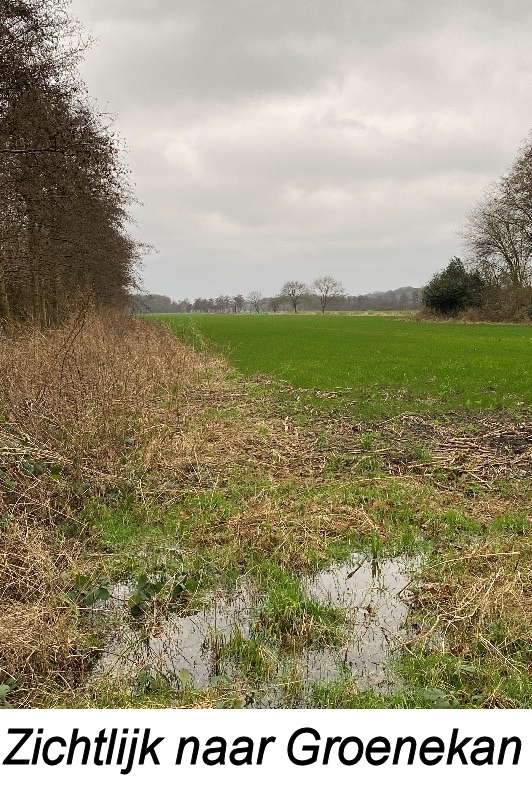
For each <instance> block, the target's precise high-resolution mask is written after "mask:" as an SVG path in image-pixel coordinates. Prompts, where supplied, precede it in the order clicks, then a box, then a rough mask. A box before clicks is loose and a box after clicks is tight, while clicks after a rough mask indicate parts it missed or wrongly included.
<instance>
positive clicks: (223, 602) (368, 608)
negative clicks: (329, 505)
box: [93, 555, 419, 707]
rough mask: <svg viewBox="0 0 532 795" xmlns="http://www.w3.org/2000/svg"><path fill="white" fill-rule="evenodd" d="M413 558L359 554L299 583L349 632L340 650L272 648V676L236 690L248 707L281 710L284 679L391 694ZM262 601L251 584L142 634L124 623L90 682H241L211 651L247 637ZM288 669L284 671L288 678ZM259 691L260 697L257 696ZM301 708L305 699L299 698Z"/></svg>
mask: <svg viewBox="0 0 532 795" xmlns="http://www.w3.org/2000/svg"><path fill="white" fill-rule="evenodd" d="M418 565H419V559H417V558H406V557H399V558H394V559H390V560H383V561H382V562H380V564H379V566H375V564H373V565H372V563H371V562H370V561H368V560H367V559H366V558H364V557H362V556H360V555H354V556H352V557H351V558H350V559H349V560H348V561H347V562H344V563H342V564H335V565H332V566H331V567H329V568H327V569H324V570H323V571H321V572H319V573H318V574H317V575H316V576H314V577H312V578H306V579H305V580H304V581H303V588H304V591H305V592H306V594H307V595H308V596H309V597H311V598H312V599H313V600H315V601H316V602H319V603H320V604H323V605H328V606H332V607H338V608H342V609H344V610H345V611H346V615H347V617H348V620H349V628H348V631H347V633H346V641H345V642H344V644H343V645H342V646H339V647H338V646H336V647H334V648H333V647H327V648H323V649H303V650H298V651H297V652H293V653H287V652H286V651H285V652H282V653H278V650H273V651H272V655H271V656H272V659H273V660H276V666H277V671H276V673H274V675H273V676H271V677H270V678H269V681H268V682H266V683H265V684H264V685H262V684H261V685H255V686H254V687H251V686H250V687H249V688H247V687H246V686H245V685H244V687H243V689H245V690H246V691H248V690H249V693H250V694H252V691H253V690H254V689H255V690H256V693H255V694H254V695H253V694H252V695H250V698H249V700H250V702H252V705H253V706H256V707H257V706H258V707H266V706H270V707H272V706H277V707H279V706H286V703H287V702H286V696H285V694H284V687H283V682H284V681H285V679H286V677H287V675H288V678H289V679H290V678H294V674H295V675H296V679H298V680H300V681H301V683H302V685H303V690H305V689H306V690H307V691H308V687H309V685H311V684H312V683H314V682H332V681H335V680H338V679H340V678H342V677H343V678H345V677H346V676H352V677H353V678H354V679H355V681H356V684H357V686H358V687H359V689H361V690H364V689H370V688H371V689H373V690H381V691H391V690H393V688H394V687H397V684H398V683H397V681H394V678H393V674H391V673H390V671H389V670H387V665H386V664H387V663H388V662H390V660H392V659H393V656H394V653H395V652H396V650H398V649H400V647H401V643H402V642H403V641H404V640H405V628H404V624H405V619H406V617H407V614H408V585H409V583H410V580H411V578H412V572H413V571H414V570H415V568H416V567H417V566H418ZM115 596H117V597H118V600H117V601H116V602H115V605H114V607H111V608H110V610H109V613H111V614H114V618H115V621H116V618H117V617H119V618H120V616H121V615H123V609H124V608H119V607H117V604H118V603H119V601H120V599H121V600H124V599H127V589H125V587H124V586H123V585H121V586H119V587H118V589H117V592H116V594H115ZM261 601H262V597H261V595H260V594H258V593H257V592H256V591H254V590H253V588H252V587H251V585H250V584H249V583H246V582H244V581H243V582H242V584H241V586H240V587H239V588H238V589H236V590H235V591H233V592H232V593H231V594H225V593H220V592H217V593H215V594H210V595H209V597H208V607H206V608H205V609H204V610H200V611H197V612H195V613H192V614H190V615H185V616H183V615H177V614H174V615H171V616H169V617H168V618H166V619H165V620H164V621H162V622H161V623H160V625H158V626H155V627H152V628H151V629H149V630H148V629H147V627H146V626H145V625H143V623H142V622H131V621H128V620H124V619H123V618H122V619H121V620H119V621H118V624H117V630H116V631H115V633H114V634H113V635H112V636H111V638H110V640H109V644H108V646H107V648H106V649H105V651H104V653H103V655H102V657H101V659H100V661H99V663H98V665H97V667H96V669H95V671H94V674H93V678H95V679H96V678H99V677H101V676H109V675H120V676H124V675H126V676H129V677H133V676H134V675H135V674H136V673H138V672H139V671H140V670H141V669H145V670H150V671H153V672H158V673H160V674H162V675H163V676H165V677H166V678H168V679H170V681H175V680H179V678H180V676H182V674H181V672H182V670H183V669H186V671H188V672H189V674H187V678H188V675H190V683H191V685H193V686H194V687H205V686H208V685H209V684H211V683H213V681H217V680H218V677H220V676H224V677H227V678H229V679H231V680H242V678H243V672H242V671H239V669H238V664H237V663H236V662H235V661H234V660H227V659H224V657H223V655H222V656H221V655H220V654H218V653H217V650H219V649H220V646H222V647H223V643H224V642H227V641H229V640H230V639H231V638H232V637H234V635H235V632H236V633H238V634H239V635H240V636H241V637H242V638H244V639H249V638H250V637H254V623H255V619H256V617H257V614H258V611H259V609H260V605H261ZM287 672H288V674H287ZM259 690H260V691H261V692H260V693H259V692H258V691H259ZM301 699H302V704H301V705H303V703H304V696H301Z"/></svg>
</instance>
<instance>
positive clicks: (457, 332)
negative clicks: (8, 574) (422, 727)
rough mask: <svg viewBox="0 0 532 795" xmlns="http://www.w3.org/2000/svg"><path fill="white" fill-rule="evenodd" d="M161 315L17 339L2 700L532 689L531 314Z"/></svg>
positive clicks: (232, 698)
mask: <svg viewBox="0 0 532 795" xmlns="http://www.w3.org/2000/svg"><path fill="white" fill-rule="evenodd" d="M157 320H158V321H160V322H159V323H153V322H151V321H148V320H143V319H140V320H129V321H127V322H126V321H125V320H124V319H120V320H116V321H115V320H112V322H111V321H110V322H109V324H107V321H106V322H105V323H103V324H102V322H101V321H100V320H97V319H92V320H86V321H85V325H86V327H85V326H83V328H82V332H81V333H80V332H79V329H77V327H75V328H74V329H73V330H69V329H65V330H63V331H59V332H56V333H54V334H50V335H49V336H50V339H48V337H43V336H42V335H37V336H35V337H31V336H30V337H28V339H27V340H26V339H23V340H20V343H19V347H18V348H17V350H16V351H15V353H16V354H17V356H16V357H15V355H14V349H13V345H12V343H11V341H9V340H6V343H5V345H6V351H9V357H10V358H8V356H7V355H6V356H5V357H4V359H5V362H6V364H5V371H4V379H3V383H4V385H7V387H8V390H7V395H6V399H5V405H6V406H9V407H12V408H10V409H9V411H10V414H9V416H6V417H5V418H4V420H2V421H1V422H0V431H1V432H2V433H3V434H4V436H5V439H6V440H7V441H6V442H5V443H4V455H3V458H2V460H1V461H0V464H1V466H0V477H2V478H3V482H4V483H5V484H7V491H6V495H7V497H6V500H5V502H6V505H5V515H6V516H7V517H8V520H7V521H8V523H7V525H6V527H8V529H9V532H8V533H7V535H5V540H6V542H7V541H8V542H9V545H8V546H9V548H8V550H7V552H6V555H7V558H8V560H9V561H11V562H12V565H11V569H10V570H11V571H12V579H13V585H12V592H11V591H10V592H9V593H10V594H11V596H10V601H9V604H8V605H7V606H4V611H5V615H4V624H5V628H4V634H3V635H2V655H1V659H0V668H1V670H2V671H5V672H6V674H8V675H9V676H8V678H6V676H4V681H0V684H2V686H3V688H4V701H6V703H12V704H13V705H23V706H65V705H68V706H79V707H94V706H103V707H129V706H153V707H181V706H185V707H186V706H195V707H212V706H217V707H222V708H225V707H244V706H248V705H252V706H287V707H305V706H311V707H312V706H315V707H323V708H325V707H331V708H356V707H360V708H370V707H375V708H376V707H394V708H401V707H413V708H418V707H420V708H421V707H423V708H425V707H430V708H447V707H460V708H477V707H493V708H518V707H527V708H531V707H532V643H531V641H530V637H531V630H530V627H531V626H532V533H531V531H532V522H531V515H530V505H531V496H532V413H531V411H530V400H531V394H530V393H531V389H532V387H531V384H530V380H529V379H528V380H527V377H526V374H527V362H528V356H529V346H530V344H531V339H532V330H531V329H530V327H528V326H495V325H480V324H479V325H460V324H427V323H419V322H408V321H407V320H405V319H402V318H396V317H381V316H372V317H364V316H362V317H360V316H339V315H338V316H325V317H320V316H317V315H313V316H311V315H303V316H298V317H294V316H289V315H279V316H238V317H234V316H195V317H192V318H191V317H182V316H161V317H158V318H157ZM161 322H162V324H163V325H165V326H167V327H168V328H167V329H164V328H162V327H161ZM176 336H177V337H180V338H181V339H182V340H184V341H186V342H187V343H188V344H189V345H192V346H193V347H194V348H195V350H193V349H192V348H191V347H188V346H183V344H182V343H181V342H179V340H178V339H176ZM71 338H73V339H74V343H75V350H74V355H70V358H66V357H65V356H63V358H61V357H58V356H57V350H68V351H70V350H71V346H72V342H71ZM69 346H70V347H69ZM17 357H18V358H17ZM32 357H33V358H32ZM8 361H10V362H11V364H9V365H8V364H7V363H8ZM79 362H83V367H80V366H78V363H79ZM38 368H40V370H39V369H38ZM37 370H38V373H39V378H36V376H35V372H36V371H37ZM65 373H66V377H65ZM14 374H15V375H14ZM51 379H52V380H51ZM54 379H55V380H54ZM43 385H44V387H46V388H45V389H44V388H43ZM66 386H68V390H67V389H66ZM35 394H38V395H39V396H40V397H39V400H41V401H42V399H43V395H44V397H45V398H46V401H47V402H46V403H45V405H44V407H43V411H42V414H39V415H36V414H35V412H34V411H33V410H32V408H31V407H32V406H34V405H35V399H36V398H35ZM58 396H59V397H58ZM2 423H3V424H2ZM20 429H23V431H21V430H20ZM21 495H23V496H24V499H22V498H21ZM30 496H31V499H30V498H29V497H30ZM42 506H48V507H47V508H46V511H45V513H43V507H42ZM46 522H48V524H46ZM28 526H31V527H32V528H35V530H34V532H33V535H32V536H31V539H32V540H31V544H30V542H29V540H28V539H29V538H30V536H28V534H27V531H26V529H25V528H27V527H28ZM37 531H39V532H40V536H38V537H39V539H41V541H42V544H41V547H42V549H40V548H39V549H40V552H39V557H36V553H35V550H36V542H35V539H36V535H35V534H36V533H37ZM24 545H25V546H24ZM26 548H27V551H26V552H25V553H24V554H25V555H26V559H27V561H28V564H27V566H28V572H29V574H28V577H27V578H26V579H27V582H26V580H25V587H24V589H21V587H20V582H19V580H20V577H19V571H20V552H21V549H26ZM34 558H35V561H36V562H34V563H32V565H33V568H31V566H30V562H32V561H34ZM34 569H35V571H34ZM37 574H39V576H40V577H41V579H38V578H37ZM44 575H46V576H44ZM15 585H16V588H17V589H18V590H15ZM12 593H13V594H14V595H15V596H16V598H17V599H18V601H16V600H15V602H13V595H12ZM34 603H35V604H34ZM28 605H33V607H32V609H31V610H29V609H28ZM15 608H16V609H15ZM21 616H23V617H24V621H22V620H21ZM52 630H53V631H52ZM59 649H61V650H63V651H62V654H59V653H58V650H59Z"/></svg>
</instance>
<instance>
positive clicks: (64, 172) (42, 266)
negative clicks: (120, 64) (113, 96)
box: [0, 0, 141, 327]
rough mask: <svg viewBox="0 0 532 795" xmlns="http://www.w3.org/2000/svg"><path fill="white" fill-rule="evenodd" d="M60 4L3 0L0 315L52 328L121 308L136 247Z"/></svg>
mask: <svg viewBox="0 0 532 795" xmlns="http://www.w3.org/2000/svg"><path fill="white" fill-rule="evenodd" d="M88 44H89V42H87V41H84V40H83V38H82V31H81V29H80V27H79V25H78V23H76V22H75V21H74V20H72V19H71V17H70V16H69V13H68V2H67V0H0V319H1V320H4V321H5V320H15V321H22V322H24V321H32V322H34V323H37V324H39V325H40V326H43V327H45V326H51V325H55V324H57V323H59V322H60V321H61V320H62V319H63V318H64V317H65V316H66V315H68V314H69V313H70V312H71V311H72V310H73V309H74V308H75V307H76V306H78V305H79V303H80V301H83V302H87V301H90V302H91V303H93V304H95V305H96V306H98V307H107V306H112V307H116V306H121V307H123V306H125V305H126V304H127V302H128V300H129V292H130V290H131V289H132V288H134V286H135V270H136V266H137V263H138V260H139V256H140V252H141V247H140V246H139V245H138V243H137V242H136V241H135V240H133V239H132V237H131V236H130V234H129V232H128V231H127V224H128V221H129V215H128V207H129V205H130V203H131V201H132V192H131V188H130V185H129V180H128V172H127V170H126V168H125V166H124V164H123V162H122V156H121V145H120V142H119V140H118V138H117V136H116V134H114V133H113V132H112V131H111V130H110V120H109V119H108V118H107V117H106V116H105V115H104V114H102V113H100V112H99V111H98V109H97V108H96V107H95V105H94V104H93V103H92V102H91V100H90V99H89V97H88V95H87V91H86V88H85V86H84V84H83V82H82V81H81V79H80V77H79V74H78V71H77V67H78V65H79V63H80V60H81V59H82V57H83V53H84V51H85V49H86V47H87V46H88Z"/></svg>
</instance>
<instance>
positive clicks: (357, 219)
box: [72, 0, 532, 299]
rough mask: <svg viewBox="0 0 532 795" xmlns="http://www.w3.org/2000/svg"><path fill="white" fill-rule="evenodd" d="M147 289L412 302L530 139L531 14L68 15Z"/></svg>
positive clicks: (399, 7) (312, 7) (128, 10)
mask: <svg viewBox="0 0 532 795" xmlns="http://www.w3.org/2000/svg"><path fill="white" fill-rule="evenodd" d="M72 11H73V14H74V16H76V17H77V18H78V19H80V20H81V22H82V23H83V24H84V26H85V28H86V29H87V30H88V31H90V32H91V33H92V34H93V35H94V37H95V39H96V41H95V44H94V46H93V47H92V50H91V51H90V52H89V53H88V54H87V58H86V61H85V64H84V66H83V68H82V73H83V76H84V78H85V81H86V83H87V86H88V88H89V91H90V93H91V95H92V96H94V97H96V98H97V100H98V103H99V106H100V107H101V108H102V109H104V110H109V111H112V112H113V113H115V114H116V128H117V129H118V130H119V131H120V133H121V135H122V137H123V138H124V140H125V141H126V144H127V148H128V155H127V159H128V162H129V165H130V167H131V170H132V178H133V182H134V183H135V186H136V193H137V196H138V198H139V200H140V201H141V202H142V205H143V206H141V207H135V208H134V209H133V213H134V216H135V217H136V219H137V221H138V229H137V235H138V236H140V238H141V239H142V240H144V241H146V242H149V243H152V244H153V245H154V246H155V247H156V249H157V253H155V254H153V255H150V256H149V257H147V258H146V262H145V269H144V287H145V289H146V290H148V291H150V292H158V293H164V294H167V295H170V296H172V297H173V298H184V297H185V296H186V297H188V298H190V299H193V298H195V297H197V296H200V295H202V296H216V295H218V294H220V293H228V294H236V293H243V294H244V295H245V294H246V293H248V292H249V291H250V290H259V291H261V292H262V293H264V294H267V295H271V294H273V293H275V292H276V291H277V290H278V289H279V288H280V286H281V285H282V284H283V282H284V281H286V280H287V279H298V280H301V281H304V282H310V281H312V280H313V279H314V278H316V277H317V276H319V275H324V274H331V275H333V276H335V277H337V278H338V279H340V280H341V281H342V282H343V283H344V285H345V287H346V289H347V291H348V292H349V293H353V294H357V293H365V292H370V291H373V290H386V289H393V288H396V287H401V286H406V285H412V286H420V285H422V284H424V283H425V282H426V281H427V280H428V278H429V277H430V276H431V275H432V274H433V273H434V272H435V271H436V270H439V269H441V268H442V267H445V265H446V264H447V262H448V260H449V259H450V257H452V256H453V255H455V254H460V253H461V242H460V237H459V232H460V229H461V227H462V226H463V224H464V221H465V218H466V215H467V212H468V209H469V208H471V206H472V205H473V204H474V202H475V201H476V200H477V199H478V198H479V197H480V195H481V193H482V190H483V188H485V187H486V186H487V185H488V184H489V183H490V182H491V181H493V180H494V179H496V178H497V177H498V176H499V175H500V174H501V173H502V171H503V170H504V169H505V168H506V167H507V166H508V165H509V163H510V162H511V161H512V159H513V158H514V157H515V155H516V153H517V150H518V148H519V146H520V144H521V143H522V141H523V139H524V138H525V137H527V135H528V133H529V130H530V128H531V127H532V46H531V45H532V3H530V0H500V1H498V2H495V0H469V2H467V3H466V2H465V0H459V2H458V1H456V2H454V1H453V0H446V2H431V0H404V1H403V0H74V2H73V4H72Z"/></svg>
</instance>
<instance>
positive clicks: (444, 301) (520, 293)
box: [423, 139, 532, 320]
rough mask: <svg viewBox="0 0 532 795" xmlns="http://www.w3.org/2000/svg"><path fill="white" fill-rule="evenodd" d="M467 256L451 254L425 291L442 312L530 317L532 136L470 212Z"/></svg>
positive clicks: (430, 302)
mask: <svg viewBox="0 0 532 795" xmlns="http://www.w3.org/2000/svg"><path fill="white" fill-rule="evenodd" d="M463 238H464V242H465V245H466V252H467V256H466V259H465V262H462V261H461V260H460V259H458V258H456V257H455V258H453V259H452V260H451V261H450V263H449V265H448V266H447V267H446V268H445V269H444V270H442V271H441V272H439V273H437V274H436V275H435V276H434V277H433V278H432V279H431V281H430V282H429V283H428V284H427V285H426V287H425V289H424V292H423V300H424V303H425V306H426V307H427V308H429V309H431V310H432V311H434V312H437V313H439V314H442V315H447V316H448V315H456V314H459V313H463V312H464V311H468V312H470V313H474V316H478V317H480V318H486V319H491V320H526V319H531V318H532V139H529V140H527V141H526V142H525V144H524V146H523V147H522V148H521V150H520V151H519V153H518V155H517V157H516V159H515V160H514V162H513V163H512V164H511V166H510V167H509V169H508V170H507V171H506V173H505V174H503V175H502V177H501V178H500V179H499V180H498V181H497V182H496V183H495V184H493V185H492V186H491V187H489V188H488V190H486V192H485V193H484V196H483V197H482V198H481V200H480V201H479V202H478V203H477V205H476V206H475V207H474V208H473V210H472V211H471V212H470V214H469V217H468V219H467V223H466V226H465V229H464V232H463Z"/></svg>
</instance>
